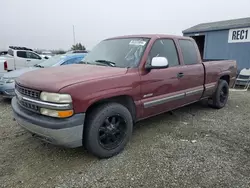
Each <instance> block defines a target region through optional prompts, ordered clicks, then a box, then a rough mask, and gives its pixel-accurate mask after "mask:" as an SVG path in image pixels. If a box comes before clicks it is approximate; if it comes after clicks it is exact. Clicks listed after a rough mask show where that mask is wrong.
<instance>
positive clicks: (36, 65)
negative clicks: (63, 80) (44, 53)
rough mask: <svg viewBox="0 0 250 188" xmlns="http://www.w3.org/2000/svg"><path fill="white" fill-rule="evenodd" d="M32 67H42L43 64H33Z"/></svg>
mask: <svg viewBox="0 0 250 188" xmlns="http://www.w3.org/2000/svg"><path fill="white" fill-rule="evenodd" d="M34 67H40V68H44V66H42V65H38V64H35V65H34Z"/></svg>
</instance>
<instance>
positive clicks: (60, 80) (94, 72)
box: [16, 64, 127, 92]
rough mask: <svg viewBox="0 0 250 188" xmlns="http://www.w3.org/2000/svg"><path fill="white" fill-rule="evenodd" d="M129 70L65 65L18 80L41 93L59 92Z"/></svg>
mask: <svg viewBox="0 0 250 188" xmlns="http://www.w3.org/2000/svg"><path fill="white" fill-rule="evenodd" d="M126 72H127V68H118V67H108V66H97V65H84V64H81V65H65V66H60V67H51V68H46V69H39V70H35V71H31V72H27V73H25V74H23V75H21V76H20V77H18V78H17V80H16V82H17V83H18V84H20V85H22V86H25V87H28V88H31V89H36V90H40V91H48V92H58V91H59V90H60V89H62V88H64V87H66V86H69V85H72V84H77V83H80V82H87V81H90V80H97V79H104V78H107V77H113V76H117V75H123V74H126Z"/></svg>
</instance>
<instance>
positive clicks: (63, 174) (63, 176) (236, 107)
mask: <svg viewBox="0 0 250 188" xmlns="http://www.w3.org/2000/svg"><path fill="white" fill-rule="evenodd" d="M0 112H1V114H0V187H32V188H34V187H36V188H37V187H67V188H68V187H126V188H127V187H192V188H195V187H213V188H214V187H250V123H249V119H250V92H248V93H246V92H244V93H241V92H232V93H231V96H230V100H229V102H228V105H227V106H226V107H225V108H224V109H221V110H214V109H211V108H209V107H207V106H206V105H205V104H202V103H197V104H193V105H190V106H187V107H184V108H181V109H178V110H175V111H174V113H173V114H170V113H165V114H162V115H160V116H157V117H154V118H151V119H148V120H144V121H142V122H139V123H137V124H136V127H135V129H134V133H133V137H132V140H131V142H130V143H129V145H128V146H127V147H126V148H125V150H124V151H123V152H122V153H121V154H119V155H118V156H115V157H113V158H110V159H106V160H99V159H97V158H95V157H93V156H92V155H90V154H88V153H87V152H86V151H84V150H83V149H81V148H77V149H64V148H59V147H55V146H52V145H49V144H45V143H42V142H41V141H39V140H37V139H35V138H33V137H32V136H31V135H30V134H29V133H27V132H26V131H25V130H23V129H21V128H20V127H19V126H18V125H17V124H16V122H14V121H12V114H11V107H10V101H8V100H4V99H0Z"/></svg>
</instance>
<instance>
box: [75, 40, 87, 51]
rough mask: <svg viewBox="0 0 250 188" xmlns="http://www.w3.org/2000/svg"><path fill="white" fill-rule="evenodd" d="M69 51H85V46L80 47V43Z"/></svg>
mask: <svg viewBox="0 0 250 188" xmlns="http://www.w3.org/2000/svg"><path fill="white" fill-rule="evenodd" d="M71 50H86V48H85V46H84V45H82V44H81V43H80V42H79V43H76V44H75V45H73V46H72V47H71Z"/></svg>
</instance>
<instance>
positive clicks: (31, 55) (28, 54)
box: [26, 52, 41, 59]
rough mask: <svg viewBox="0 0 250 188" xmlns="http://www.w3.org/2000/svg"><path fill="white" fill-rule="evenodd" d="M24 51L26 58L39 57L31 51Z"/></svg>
mask: <svg viewBox="0 0 250 188" xmlns="http://www.w3.org/2000/svg"><path fill="white" fill-rule="evenodd" d="M26 53H27V58H29V59H41V57H40V56H38V55H36V54H34V53H32V52H26Z"/></svg>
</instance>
